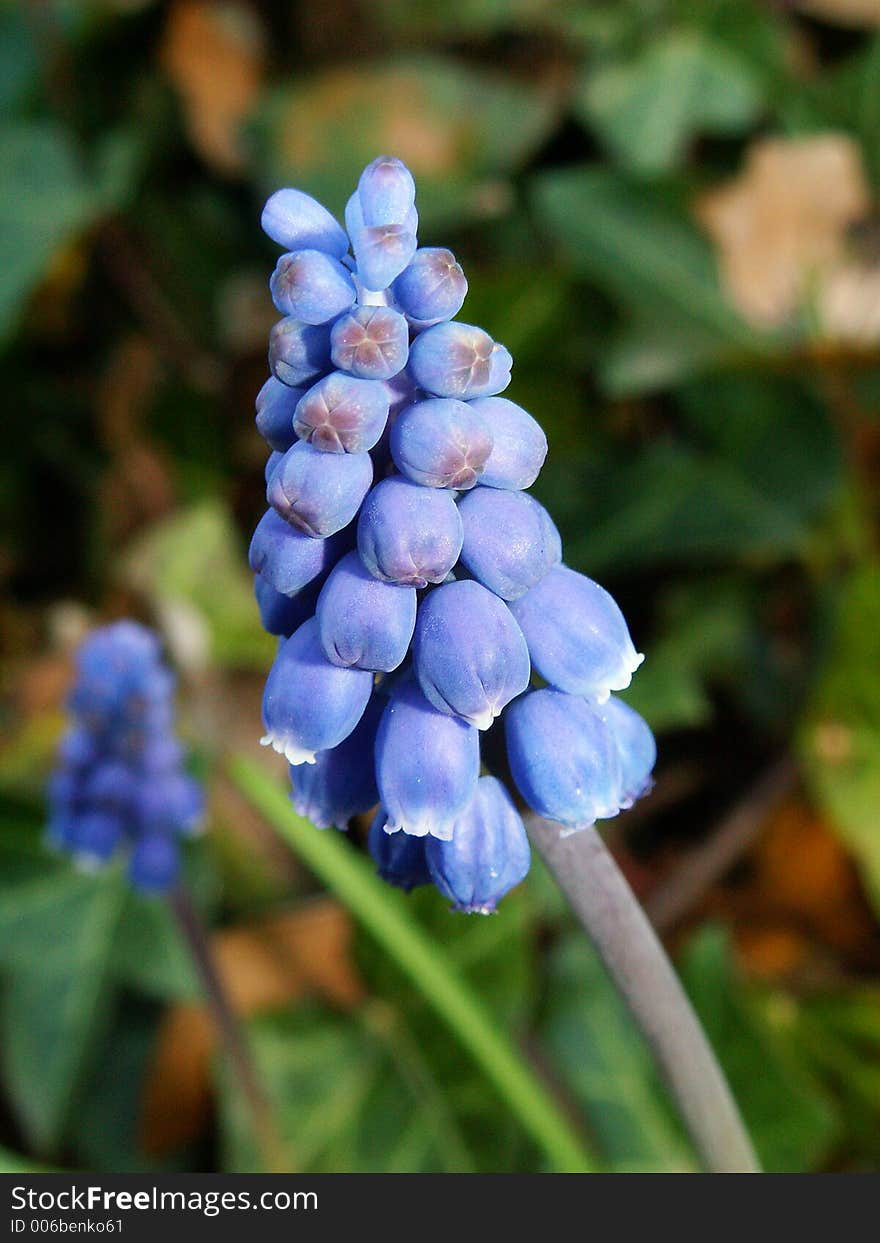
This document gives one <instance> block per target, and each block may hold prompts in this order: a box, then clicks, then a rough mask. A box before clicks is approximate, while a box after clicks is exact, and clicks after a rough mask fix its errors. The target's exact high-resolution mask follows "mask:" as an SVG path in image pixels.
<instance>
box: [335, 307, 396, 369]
mask: <svg viewBox="0 0 880 1243" xmlns="http://www.w3.org/2000/svg"><path fill="white" fill-rule="evenodd" d="M408 354H409V329H408V327H407V323H406V320H405V319H404V318H403V316H402V315H400V314H398V312H397V311H393V310H392V309H391V307H388V306H358V307H355V308H354V310H352V311H349V313H348V314H347V315H343V316H342V317H341V319H338V320H337V321H336V323H335V324H334V325H333V327H332V328H331V330H330V356H331V358H332V360H333V365H334V366H336V367H339V368H340V369H341V370H342V371H348V372H350V373H351V374H352V375H354V376H359V377H360V378H362V379H364V380H390V379H391V377H392V376H395V375H397V373H398V372H399V371H402V370H403V368H404V367H405V366H406V360H407V356H408Z"/></svg>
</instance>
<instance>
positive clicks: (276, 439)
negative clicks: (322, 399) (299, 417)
mask: <svg viewBox="0 0 880 1243" xmlns="http://www.w3.org/2000/svg"><path fill="white" fill-rule="evenodd" d="M304 391H305V390H304V389H301V388H291V387H290V386H289V385H288V384H282V383H281V381H280V380H276V379H275V376H273V375H272V376H269V379H268V380H267V381H266V383H265V384H264V385H263V387H262V388H261V389H260V391H259V393H258V394H257V431H258V432H259V433H260V435H261V436H262V437H263V439H264V440H265V441H266V443H267V444H268V446H269V448H270V449H274V450H275V452H276V453H286V452H287V450H288V449H289V448H290V446H291V445H292V444H293V442H294V441H295V440H296V433H295V432H294V430H293V412H294V410H295V409H296V403H297V402H298V401H299V399H300V397H302V395H303V392H304Z"/></svg>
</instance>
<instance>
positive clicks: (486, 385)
mask: <svg viewBox="0 0 880 1243" xmlns="http://www.w3.org/2000/svg"><path fill="white" fill-rule="evenodd" d="M511 361H512V360H511V357H510V354H509V353H508V351H507V350H506V349H505V348H504V346H503V345H497V344H496V343H495V342H494V341H493V340H492V338H491V337H490V336H489V334H488V333H487V332H483V330H482V328H475V327H474V326H473V324H461V323H458V322H457V321H453V322H450V323H445V324H437V325H435V326H434V327H433V328H427V329H426V330H425V331H424V332H422V333H419V335H418V336H417V337H416V339H415V341H413V343H412V345H411V346H410V351H409V367H410V371H411V372H412V374H413V377H414V378H415V380H416V382H417V383H418V384H419V385H420V386H421V387H422V388H423V389H425V390H426V391H427V392H429V393H433V394H435V395H436V396H437V397H458V398H459V399H460V400H462V401H465V400H467V399H468V398H472V397H489V396H491V395H492V394H493V393H500V392H501V391H502V390H503V389H505V388H507V386H508V384H509V383H510V366H511Z"/></svg>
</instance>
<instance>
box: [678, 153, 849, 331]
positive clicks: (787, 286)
mask: <svg viewBox="0 0 880 1243" xmlns="http://www.w3.org/2000/svg"><path fill="white" fill-rule="evenodd" d="M869 207H870V196H869V191H868V183H867V178H866V175H865V171H864V168H863V166H862V159H861V153H860V151H859V148H858V146H857V145H856V143H855V142H854V141H853V140H852V139H851V138H849V137H847V136H846V135H844V134H834V133H828V134H822V135H816V136H813V137H809V138H797V139H789V138H769V139H764V140H762V141H760V142H756V143H754V144H753V145H752V146H751V148H750V149H749V152H748V155H747V157H746V166H745V169H744V171H743V172H742V173H741V174H740V175H739V176H738V177H736V178H734V179H733V180H732V181H730V182H728V183H727V184H725V185H723V186H721V187H719V188H718V189H715V190H712V191H710V192H709V193H707V194H705V195H703V196H702V197H701V198H700V199H699V200H698V202H697V204H696V214H697V217H698V219H699V220H700V222H701V223H702V225H703V226H704V227H705V228H706V230H707V231H708V232H709V234H710V235H711V237H712V239H713V241H714V242H715V244H716V246H717V247H718V250H719V257H720V263H721V270H722V275H723V279H724V282H725V284H726V286H727V290H728V293H729V295H730V297H731V300H732V301H733V302H734V303H735V304H736V306H737V307H738V308H739V309H740V310H741V311H742V313H743V314H744V315H745V316H746V318H748V319H750V320H751V321H752V322H754V323H757V324H758V325H761V326H772V325H776V324H780V323H783V322H784V321H785V320H786V319H788V318H790V316H791V315H792V314H793V313H794V312H795V310H796V309H797V307H798V306H799V304H800V303H801V302H802V301H803V299H804V297H805V295H806V294H807V293H808V292H809V291H810V290H811V288H815V287H816V284H817V283H818V284H820V285H821V283H822V281H823V280H824V279H826V278H827V277H828V274H829V273H832V272H835V271H836V270H837V269H838V268H839V267H840V265H841V264H842V263H843V262H844V260H845V258H846V232H847V230H848V229H849V228H850V227H851V226H852V225H853V224H854V223H855V222H857V221H858V220H860V219H862V218H863V217H864V216H865V215H866V214H867V212H868V210H869Z"/></svg>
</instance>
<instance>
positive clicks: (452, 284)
mask: <svg viewBox="0 0 880 1243" xmlns="http://www.w3.org/2000/svg"><path fill="white" fill-rule="evenodd" d="M467 288H468V284H467V280H466V278H465V274H464V272H463V271H462V270H461V267H460V266H459V264H458V263H457V262H456V260H455V255H454V254H453V253H452V251H451V250H443V249H442V248H440V247H433V246H426V247H423V248H422V249H421V250H417V251H416V253H415V254H414V255H413V258H412V262H411V263H410V265H409V267H407V268H405V269H404V271H403V272H401V274H400V276H398V278H397V280H396V281H395V282H394V286H393V293H394V297H395V299H396V301H397V303H398V305H399V306H400V308H401V310H403V311H404V312H405V313H406V314H407V315H408V316H409V317H410V319H413V320H415V321H416V322H417V323H418V324H419V325H431V324H437V323H440V322H441V321H442V320H446V319H452V317H453V316H454V315H457V314H458V312H459V311H460V310H461V308H462V304H463V303H464V299H465V295H466V294H467Z"/></svg>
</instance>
